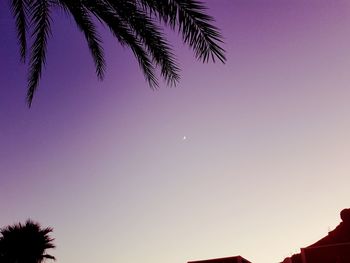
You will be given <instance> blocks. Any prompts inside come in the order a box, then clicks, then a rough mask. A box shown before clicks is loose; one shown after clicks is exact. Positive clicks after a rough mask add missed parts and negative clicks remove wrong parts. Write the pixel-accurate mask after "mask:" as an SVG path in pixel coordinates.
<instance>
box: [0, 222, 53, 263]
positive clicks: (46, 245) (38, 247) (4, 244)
mask: <svg viewBox="0 0 350 263" xmlns="http://www.w3.org/2000/svg"><path fill="white" fill-rule="evenodd" d="M51 232H52V228H41V226H40V225H39V224H38V223H34V222H32V221H31V220H27V221H26V223H25V224H21V223H18V224H14V225H11V226H7V227H5V228H2V229H1V230H0V233H1V235H2V236H1V237H0V262H1V263H41V262H42V261H44V260H45V259H53V260H54V259H55V258H54V257H53V256H51V255H48V254H46V253H45V251H46V250H47V249H50V248H54V247H55V245H54V244H53V243H52V241H53V238H51V237H50V236H49V234H50V233H51Z"/></svg>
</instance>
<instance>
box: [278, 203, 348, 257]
mask: <svg viewBox="0 0 350 263" xmlns="http://www.w3.org/2000/svg"><path fill="white" fill-rule="evenodd" d="M340 218H341V219H342V222H341V223H340V224H339V225H338V226H337V227H336V228H335V229H334V230H332V231H330V232H329V233H328V235H327V236H325V237H323V238H321V239H320V240H318V241H317V242H315V243H313V244H312V245H310V246H307V247H305V248H301V252H300V253H299V254H294V255H293V256H291V257H288V258H285V259H284V260H283V263H349V262H350V208H346V209H343V210H342V211H341V212H340Z"/></svg>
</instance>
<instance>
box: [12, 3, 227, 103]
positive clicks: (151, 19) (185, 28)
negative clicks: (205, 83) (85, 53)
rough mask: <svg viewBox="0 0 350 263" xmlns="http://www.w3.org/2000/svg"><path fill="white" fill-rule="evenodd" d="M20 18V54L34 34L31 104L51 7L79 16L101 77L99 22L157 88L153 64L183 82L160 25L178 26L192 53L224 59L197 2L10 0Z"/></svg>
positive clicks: (172, 79) (171, 78)
mask: <svg viewBox="0 0 350 263" xmlns="http://www.w3.org/2000/svg"><path fill="white" fill-rule="evenodd" d="M11 1H12V2H11V7H12V11H13V15H14V18H15V20H16V27H17V35H18V41H19V45H20V55H21V59H22V61H25V58H26V54H27V42H28V41H27V35H28V34H30V36H31V37H32V38H33V39H32V45H31V48H30V62H29V77H28V90H27V102H28V105H29V106H30V105H31V104H32V100H33V96H34V93H35V91H36V89H37V87H38V85H39V80H40V76H41V74H42V69H43V65H44V64H45V61H46V53H47V52H46V51H47V41H48V38H49V35H50V33H51V23H52V20H51V14H52V11H53V9H55V8H56V9H62V10H64V12H66V13H67V14H69V15H70V16H72V17H73V19H74V20H75V23H76V24H77V26H78V28H79V30H80V31H81V32H82V33H83V34H84V36H85V39H86V41H87V44H88V47H89V49H90V53H91V55H92V57H93V60H94V63H95V67H96V74H97V76H98V78H99V79H103V76H104V72H105V66H106V64H105V59H104V53H103V48H102V45H101V44H102V41H101V38H100V36H99V34H98V32H97V29H96V26H95V21H99V22H101V23H102V24H104V25H106V26H107V28H108V29H109V30H110V31H111V33H112V35H113V36H114V37H115V38H116V39H117V40H118V41H119V42H120V43H121V44H122V45H123V46H126V47H129V48H130V49H131V50H132V52H133V53H134V55H135V56H136V58H137V60H138V63H139V65H140V68H141V70H142V71H143V73H144V75H145V78H146V80H147V82H148V83H149V85H150V87H152V88H155V87H157V86H158V80H157V77H156V76H155V68H156V67H160V73H161V76H162V77H163V78H164V79H165V80H166V81H167V84H169V85H173V84H176V83H177V82H178V80H179V67H178V66H177V64H176V61H175V58H174V55H173V52H172V49H171V47H170V45H169V44H168V42H167V40H166V38H165V36H164V34H163V33H162V31H161V29H160V27H159V25H160V24H165V25H167V26H169V27H170V28H171V29H173V30H175V29H178V30H179V32H180V33H181V35H182V39H183V41H184V43H186V44H188V45H189V46H190V47H191V48H192V49H193V51H194V53H195V56H196V58H197V59H199V60H202V61H203V62H207V61H208V60H209V59H212V60H213V61H215V59H216V58H217V59H219V60H220V61H221V62H225V60H226V58H225V54H224V53H225V52H224V50H223V48H222V47H220V45H219V44H220V43H221V42H222V36H221V34H220V32H219V30H218V29H217V28H216V27H215V26H213V25H212V21H213V18H212V17H211V16H209V15H207V14H206V12H205V10H206V8H205V6H204V5H203V4H202V3H201V2H200V1H199V0H11Z"/></svg>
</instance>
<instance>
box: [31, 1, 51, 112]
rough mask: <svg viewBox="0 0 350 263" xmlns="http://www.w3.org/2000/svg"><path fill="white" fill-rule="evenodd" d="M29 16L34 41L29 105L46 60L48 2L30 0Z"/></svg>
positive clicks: (48, 32)
mask: <svg viewBox="0 0 350 263" xmlns="http://www.w3.org/2000/svg"><path fill="white" fill-rule="evenodd" d="M31 9H32V12H31V18H32V21H31V22H32V26H33V28H34V29H33V34H32V37H33V38H34V42H33V44H32V47H31V58H30V66H29V80H28V91H27V102H28V105H29V106H31V104H32V101H33V96H34V93H35V91H36V89H37V87H38V84H39V79H40V77H41V73H42V69H43V66H44V64H45V61H46V49H47V39H48V37H49V35H50V32H51V29H50V22H51V21H50V20H51V19H50V4H49V2H48V1H46V0H35V1H32V5H31Z"/></svg>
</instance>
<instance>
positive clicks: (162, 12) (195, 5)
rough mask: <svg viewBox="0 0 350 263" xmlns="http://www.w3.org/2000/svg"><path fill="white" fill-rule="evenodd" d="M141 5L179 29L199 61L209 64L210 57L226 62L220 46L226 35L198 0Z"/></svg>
mask: <svg viewBox="0 0 350 263" xmlns="http://www.w3.org/2000/svg"><path fill="white" fill-rule="evenodd" d="M136 1H137V2H138V3H139V5H140V6H141V7H142V8H144V9H146V10H149V12H150V13H151V14H155V15H156V16H157V17H158V18H159V19H161V20H162V21H163V22H165V23H166V24H167V25H170V27H171V28H173V29H174V28H175V27H176V26H178V27H179V31H180V32H181V34H182V38H183V40H184V42H185V43H187V44H189V46H190V47H192V49H193V50H194V52H195V56H196V58H198V59H200V60H202V61H203V62H207V61H208V60H209V58H211V59H212V60H213V61H215V58H218V59H219V60H220V61H221V62H223V63H224V62H225V61H226V57H225V51H224V49H223V48H222V47H220V45H219V43H222V42H223V41H222V36H221V33H220V32H219V30H218V29H217V28H216V27H215V26H214V25H212V24H211V23H212V22H213V20H214V19H213V18H212V17H211V16H209V15H207V14H206V13H205V11H206V8H205V7H204V5H203V4H201V3H200V2H199V1H196V0H168V1H158V0H136Z"/></svg>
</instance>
